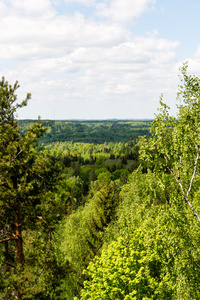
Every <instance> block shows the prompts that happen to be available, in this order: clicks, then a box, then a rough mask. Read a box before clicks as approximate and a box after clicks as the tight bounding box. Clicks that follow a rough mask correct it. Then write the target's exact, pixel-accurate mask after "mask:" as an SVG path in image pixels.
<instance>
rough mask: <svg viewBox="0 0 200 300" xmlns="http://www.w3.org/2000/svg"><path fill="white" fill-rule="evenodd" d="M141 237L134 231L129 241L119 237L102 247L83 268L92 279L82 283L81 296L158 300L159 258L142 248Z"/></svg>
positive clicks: (143, 241) (142, 240)
mask: <svg viewBox="0 0 200 300" xmlns="http://www.w3.org/2000/svg"><path fill="white" fill-rule="evenodd" d="M144 238H145V236H144V234H143V233H142V232H141V230H134V233H133V235H132V236H131V237H130V239H129V240H125V239H124V238H122V237H120V238H118V239H117V241H115V242H112V243H111V244H110V245H109V246H108V248H107V249H105V250H103V251H102V254H101V256H100V257H96V258H95V261H94V262H93V263H91V264H90V265H89V267H88V269H87V271H86V274H87V275H88V276H89V277H90V278H91V280H90V281H86V282H85V283H84V289H83V290H82V293H81V298H80V299H81V300H85V299H102V300H103V299H106V300H107V299H111V300H112V299H126V300H128V299H138V300H139V299H157V294H158V292H159V291H158V290H159V284H160V280H159V278H157V276H156V274H155V272H154V269H155V266H156V261H157V259H158V257H157V255H156V253H155V252H153V251H152V252H151V253H150V252H148V250H147V248H145V240H144ZM158 262H159V261H158ZM160 299H161V298H160Z"/></svg>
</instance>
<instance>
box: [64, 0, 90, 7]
mask: <svg viewBox="0 0 200 300" xmlns="http://www.w3.org/2000/svg"><path fill="white" fill-rule="evenodd" d="M64 1H65V3H66V4H69V3H71V4H80V5H84V6H93V5H95V2H96V1H95V0H64Z"/></svg>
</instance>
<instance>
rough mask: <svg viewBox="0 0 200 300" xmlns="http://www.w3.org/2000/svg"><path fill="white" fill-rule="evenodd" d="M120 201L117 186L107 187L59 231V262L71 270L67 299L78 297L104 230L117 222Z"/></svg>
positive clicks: (62, 223)
mask: <svg viewBox="0 0 200 300" xmlns="http://www.w3.org/2000/svg"><path fill="white" fill-rule="evenodd" d="M119 201H120V199H119V192H118V190H117V187H116V186H115V184H114V183H112V182H111V183H104V184H103V185H102V187H99V190H97V191H93V196H92V198H91V199H90V200H89V201H88V203H86V205H85V207H80V208H79V209H78V210H77V211H76V212H74V213H72V214H71V215H70V216H69V217H68V218H67V219H66V220H64V222H61V223H60V225H59V228H57V233H58V234H57V235H56V239H57V240H58V241H59V242H58V243H57V242H56V243H55V245H56V247H57V257H58V260H59V261H60V263H61V264H63V263H64V264H67V265H68V264H69V265H70V266H71V269H70V270H69V273H68V277H67V278H66V280H65V281H64V283H63V290H64V291H65V293H64V296H63V297H65V298H64V299H72V296H75V295H78V293H79V291H80V288H81V287H82V284H83V280H84V278H85V276H83V275H82V271H83V269H84V268H85V267H87V265H88V264H89V262H90V261H91V260H92V259H93V258H94V256H95V255H96V254H97V253H99V251H100V249H101V247H102V244H103V238H104V232H105V229H106V227H107V226H108V225H109V224H110V223H111V222H114V220H115V215H116V208H117V206H118V205H119ZM72 282H73V284H72Z"/></svg>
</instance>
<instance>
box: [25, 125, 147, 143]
mask: <svg viewBox="0 0 200 300" xmlns="http://www.w3.org/2000/svg"><path fill="white" fill-rule="evenodd" d="M35 122H36V121H34V120H19V126H20V127H21V133H22V134H23V133H25V132H26V131H27V130H28V129H29V127H30V126H31V125H32V124H34V123H35ZM41 122H42V123H43V124H44V126H45V127H48V130H47V132H46V133H45V134H44V135H43V136H42V137H41V138H40V140H39V143H40V144H42V143H43V144H50V143H54V142H66V141H73V142H79V143H80V142H81V143H92V144H103V143H105V142H106V143H110V142H113V143H120V142H121V143H125V142H128V141H131V140H134V139H137V138H138V137H139V136H142V135H146V136H147V137H149V136H150V132H149V129H150V124H151V122H152V120H143V121H142V120H132V121H131V120H102V121H52V120H42V121H41Z"/></svg>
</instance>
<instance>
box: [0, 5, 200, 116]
mask: <svg viewBox="0 0 200 300" xmlns="http://www.w3.org/2000/svg"><path fill="white" fill-rule="evenodd" d="M199 13H200V1H199V0H190V1H188V0H167V1H166V0H34V1H33V0H0V76H1V77H2V76H5V79H6V80H8V81H9V83H12V84H13V83H14V82H15V81H16V80H18V81H19V84H20V89H19V90H18V92H17V94H18V98H19V99H22V98H24V97H25V95H26V93H27V92H31V94H32V99H31V100H30V102H29V104H28V106H27V107H26V108H23V109H20V110H19V111H18V117H19V118H23V119H27V118H31V119H36V118H37V117H38V116H39V115H40V116H41V117H42V119H108V118H118V119H126V118H129V119H138V118H139V119H140V118H149V119H151V118H153V117H154V113H155V112H156V110H157V107H158V106H159V97H160V95H161V93H163V94H164V101H165V102H166V103H167V104H169V105H170V106H171V108H172V113H174V112H175V104H176V92H177V85H178V83H179V79H178V74H179V73H180V71H179V67H180V66H181V64H182V62H183V61H185V60H188V61H189V72H191V73H194V74H200V35H199V32H200V21H199Z"/></svg>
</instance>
